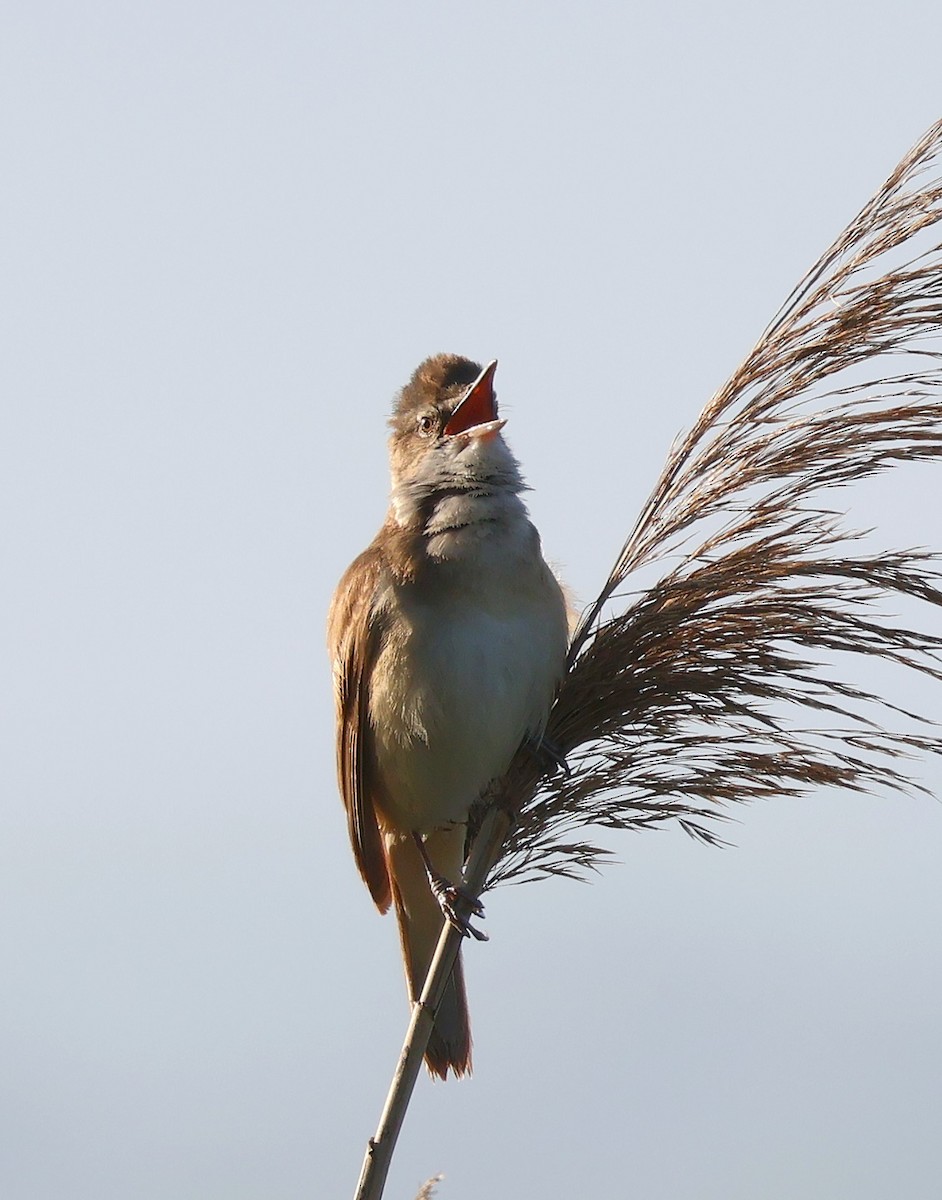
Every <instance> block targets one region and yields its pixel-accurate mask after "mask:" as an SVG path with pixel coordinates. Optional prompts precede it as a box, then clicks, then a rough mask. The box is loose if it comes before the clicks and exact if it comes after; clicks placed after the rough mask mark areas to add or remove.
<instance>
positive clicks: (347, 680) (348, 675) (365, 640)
mask: <svg viewBox="0 0 942 1200" xmlns="http://www.w3.org/2000/svg"><path fill="white" fill-rule="evenodd" d="M381 568H382V560H381V558H380V556H379V554H378V553H377V552H376V551H375V550H374V549H373V548H372V547H371V548H370V549H369V550H366V551H365V552H364V553H363V554H361V555H360V557H359V558H357V559H355V560H354V562H353V563H352V564H351V565H350V567H349V568H348V570H347V572H346V574H345V575H344V577H343V578H342V579H341V581H340V584H339V586H338V588H337V591H336V592H335V593H334V598H333V601H332V603H331V606H330V615H329V617H328V621H327V642H328V647H329V650H330V657H331V662H332V664H333V673H334V696H335V699H336V705H337V774H338V777H339V781H340V794H341V796H342V797H343V802H344V807H345V808H346V810H347V827H348V830H349V832H350V842H351V845H352V846H353V855H354V858H355V859H356V864H357V866H358V867H359V869H360V874H361V875H362V876H363V880H364V882H365V883H366V886H367V887H368V888H369V889H370V895H371V896H372V897H373V900H374V901H375V903H376V907H377V908H378V909H379V910H380V912H385V911H386V910H387V908H389V904H390V901H391V899H392V893H391V889H390V883H389V869H388V867H387V864H386V854H385V851H384V849H383V839H382V834H381V832H380V828H379V823H378V821H377V818H376V808H375V804H374V792H375V790H376V786H377V780H376V763H375V756H374V751H373V732H372V729H371V727H370V719H369V679H370V672H371V670H372V667H373V665H374V663H375V661H376V658H377V654H378V651H379V642H380V637H381V629H380V628H379V624H378V620H377V616H376V613H375V610H374V607H373V597H374V595H375V593H376V586H377V582H378V580H379V574H380V570H381Z"/></svg>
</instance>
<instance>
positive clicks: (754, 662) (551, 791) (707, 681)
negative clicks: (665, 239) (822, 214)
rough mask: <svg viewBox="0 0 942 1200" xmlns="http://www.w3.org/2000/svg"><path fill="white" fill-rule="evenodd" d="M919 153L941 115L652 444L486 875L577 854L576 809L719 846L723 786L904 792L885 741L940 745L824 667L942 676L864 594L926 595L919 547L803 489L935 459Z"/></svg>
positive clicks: (941, 212) (571, 871) (938, 580)
mask: <svg viewBox="0 0 942 1200" xmlns="http://www.w3.org/2000/svg"><path fill="white" fill-rule="evenodd" d="M940 166H942V121H940V122H939V123H937V124H936V125H934V126H933V127H932V128H931V129H930V130H929V132H928V133H927V134H926V136H925V137H924V138H923V139H922V141H920V142H919V144H918V145H917V146H915V147H914V149H913V150H912V151H911V152H910V153H909V154H908V155H907V156H906V157H905V158H904V159H903V161H902V162H901V163H900V164H899V166H898V167H897V168H896V170H895V171H894V172H893V174H892V175H891V176H890V178H889V179H888V180H887V182H886V183H885V184H884V186H883V187H882V188H881V189H880V190H879V192H878V193H877V194H876V196H874V198H873V199H872V200H871V201H870V202H869V203H868V204H867V205H866V207H865V208H864V209H863V210H862V211H861V213H860V214H859V215H858V216H857V217H856V218H855V220H854V221H852V222H851V224H850V225H849V226H848V227H847V229H846V230H845V231H844V232H843V233H842V234H841V235H840V237H839V238H838V239H837V240H836V241H835V242H834V244H833V245H832V246H831V247H830V249H829V250H827V251H826V253H825V254H824V255H823V256H822V258H821V259H820V260H819V262H818V263H816V265H815V266H814V267H813V268H812V269H811V271H809V272H808V274H807V275H806V276H805V278H804V279H803V280H802V281H801V283H800V284H799V285H798V286H797V287H796V288H795V290H794V291H793V292H792V294H791V296H789V298H788V300H787V301H786V303H785V304H784V306H783V307H782V309H781V310H780V312H779V313H778V315H777V316H776V317H775V319H774V320H773V321H772V323H771V324H770V325H769V326H768V328H767V329H766V331H765V332H764V333H763V335H762V337H761V338H760V340H759V342H758V344H757V345H756V347H755V349H754V350H753V351H752V352H751V353H750V354H749V355H748V357H747V358H746V360H745V361H744V362H743V364H742V365H741V366H740V367H739V369H738V370H737V371H736V372H735V374H734V375H733V376H732V378H731V379H730V380H729V382H728V383H727V384H726V386H725V387H723V388H722V389H721V391H719V392H718V393H717V395H716V396H714V398H713V399H712V400H711V401H710V403H709V404H708V405H707V406H706V408H705V409H704V411H703V413H702V414H701V416H700V417H699V419H698V420H697V422H696V424H695V425H694V427H693V428H692V429H691V430H690V432H689V433H688V434H687V435H686V436H684V437H683V438H681V439H679V441H678V442H677V444H676V445H675V446H674V447H673V449H672V451H671V453H670V455H669V457H668V460H667V464H666V465H665V467H664V470H663V472H662V474H661V476H660V478H659V480H658V481H657V484H656V486H655V488H654V491H653V492H652V494H651V497H650V499H649V500H648V501H647V503H646V505H645V506H644V509H643V511H642V513H641V515H640V517H639V518H638V521H637V523H636V524H635V527H634V529H633V531H632V532H631V534H630V536H629V537H628V540H627V541H626V542H625V544H624V546H623V547H622V550H621V552H620V554H619V555H618V558H617V560H616V562H615V565H614V567H613V568H612V571H611V574H610V575H609V577H608V579H607V580H606V582H605V585H604V587H603V588H602V590H601V592H600V594H599V597H598V599H597V600H596V601H595V602H594V603H593V604H592V605H591V606H590V607H589V608H588V610H587V611H586V613H585V615H584V617H583V619H582V621H581V623H580V625H579V627H578V629H577V631H576V633H575V636H574V639H573V642H572V647H571V651H570V656H569V669H568V674H567V675H566V678H565V679H564V681H563V684H562V686H561V689H560V693H559V696H558V698H557V701H556V704H555V707H554V709H553V711H552V714H551V716H550V721H549V726H548V728H547V737H548V738H549V739H550V740H551V741H552V742H553V743H554V744H555V745H556V746H557V747H558V748H559V749H560V750H562V751H563V752H564V753H565V754H566V756H567V758H568V762H569V766H570V767H571V774H568V775H563V774H562V773H557V774H556V775H555V776H553V777H551V778H548V779H547V778H543V779H541V778H540V774H541V766H540V764H539V763H538V762H536V761H535V759H534V757H533V755H532V753H530V752H529V751H527V750H521V751H520V752H519V753H518V755H517V757H516V758H515V760H514V762H513V764H512V766H511V768H510V771H509V772H508V774H507V775H506V776H505V777H504V779H503V780H502V781H501V782H500V783H499V784H498V785H496V787H495V788H494V789H492V792H491V793H490V795H489V797H488V798H489V799H493V798H495V796H496V797H497V798H498V799H500V800H501V801H502V802H503V803H504V804H506V805H508V806H509V807H510V808H511V809H512V810H513V812H514V814H515V817H516V820H515V823H514V825H513V828H512V830H511V833H510V836H509V838H508V840H507V841H506V842H505V844H504V848H503V851H502V853H501V856H500V858H499V860H498V862H497V863H496V865H495V867H494V868H493V870H492V871H491V874H490V877H489V881H488V886H493V885H494V884H495V883H498V882H501V881H506V880H511V881H515V882H519V881H523V880H526V879H532V878H538V877H540V876H545V875H550V874H553V875H581V874H584V873H585V872H586V871H587V870H591V869H593V868H595V867H597V866H598V865H599V863H600V862H601V861H602V860H603V857H604V855H605V853H606V852H605V851H604V850H602V849H601V848H599V847H598V846H596V845H594V844H593V842H592V841H591V840H586V837H587V832H586V831H587V830H589V829H591V827H595V828H599V827H608V828H617V829H640V828H645V827H648V826H652V825H659V824H661V823H663V822H666V821H670V820H676V821H678V822H679V823H680V825H681V826H682V827H683V828H684V829H685V830H686V831H687V832H688V833H690V834H691V835H693V836H694V837H697V838H700V839H702V840H703V841H706V842H711V843H712V842H718V841H720V838H719V837H718V835H717V833H716V831H715V827H716V825H717V822H719V821H722V819H723V818H724V810H725V809H726V808H727V806H729V805H731V804H736V803H743V802H746V801H750V800H755V799H758V798H762V797H771V796H783V795H786V796H787V795H795V794H798V793H801V792H806V791H807V790H809V789H811V788H820V787H825V786H835V787H841V788H849V789H854V790H858V791H864V790H866V791H870V790H874V789H886V788H898V789H899V788H907V787H911V786H913V784H912V782H911V780H910V776H909V773H908V770H907V767H908V764H907V759H910V758H911V757H912V755H914V754H922V753H926V752H935V753H938V752H940V751H942V738H940V736H939V732H938V731H937V728H936V727H935V725H934V724H933V722H932V721H930V720H929V719H928V718H927V717H926V716H925V715H924V714H919V713H912V712H907V711H906V710H905V709H904V708H903V707H901V706H898V705H896V704H894V703H891V702H890V699H889V698H888V697H887V696H885V695H882V694H880V689H879V688H878V689H876V690H873V691H870V690H867V689H865V688H862V687H861V686H859V685H855V684H852V683H851V682H849V681H848V679H847V678H846V677H842V674H843V668H844V667H845V666H847V664H848V662H849V661H850V660H849V659H848V657H847V656H858V658H859V657H860V656H862V657H863V658H864V659H868V658H869V659H870V660H872V659H874V658H879V659H881V660H885V661H889V662H891V663H894V664H896V665H897V666H898V667H903V668H909V669H912V670H914V671H918V672H922V673H923V674H924V675H928V676H931V677H932V678H934V679H936V680H942V656H940V651H942V637H939V636H937V635H935V634H932V633H929V632H925V631H922V630H920V629H919V628H918V627H916V628H910V627H907V625H905V624H903V623H902V621H901V620H900V619H899V618H893V617H890V616H888V615H887V603H886V602H887V601H891V602H894V603H895V604H896V605H897V606H899V604H900V601H901V599H902V598H905V601H904V607H906V608H907V610H908V609H910V608H913V607H914V605H913V603H912V602H913V601H918V602H924V604H928V605H934V606H940V607H942V590H940V588H942V576H940V565H942V561H940V559H939V558H937V557H935V556H934V555H933V554H930V553H929V552H927V551H924V550H919V549H910V550H899V549H893V550H887V551H885V552H882V553H877V552H873V551H867V550H865V549H864V548H863V546H862V544H861V541H860V534H859V533H857V532H855V531H854V530H852V529H848V528H846V527H845V526H844V524H843V519H842V517H841V515H840V514H839V513H838V512H837V511H835V510H833V509H831V508H830V507H829V506H828V505H827V504H826V503H825V500H826V496H825V492H826V491H827V489H833V488H836V487H843V486H844V485H847V484H851V483H854V482H855V481H858V480H861V479H863V478H864V477H867V476H871V475H874V474H875V473H877V472H881V471H884V470H886V469H887V468H889V467H892V466H895V465H897V464H900V463H907V462H913V461H916V460H920V459H935V458H942V229H940V227H939V222H940V221H942V171H940ZM940 495H942V491H940ZM940 509H942V505H940ZM868 544H869V543H868ZM654 564H657V566H658V567H659V570H660V574H659V577H657V578H656V581H655V582H654V583H653V584H652V585H651V586H649V587H648V588H647V589H646V590H644V591H642V592H641V593H640V594H634V595H631V594H630V593H627V592H626V591H625V584H626V582H627V581H628V580H629V578H630V577H632V576H633V575H635V573H636V572H638V571H639V570H640V569H642V568H644V569H645V571H646V573H649V572H650V569H651V568H652V565H654ZM923 615H925V610H923ZM918 623H919V622H918V619H917V621H916V624H917V625H918Z"/></svg>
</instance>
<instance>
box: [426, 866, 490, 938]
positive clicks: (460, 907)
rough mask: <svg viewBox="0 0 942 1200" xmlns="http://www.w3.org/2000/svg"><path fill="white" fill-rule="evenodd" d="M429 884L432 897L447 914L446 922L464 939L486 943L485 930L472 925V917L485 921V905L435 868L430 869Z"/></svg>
mask: <svg viewBox="0 0 942 1200" xmlns="http://www.w3.org/2000/svg"><path fill="white" fill-rule="evenodd" d="M428 882H429V887H430V888H431V889H432V895H433V896H434V897H435V899H436V900H437V901H438V903H439V905H440V906H441V910H442V912H443V913H444V914H445V920H446V921H447V922H448V923H449V924H450V925H451V926H452V928H453V929H457V930H458V932H459V933H460V934H461V936H462V937H473V938H476V939H477V940H478V941H479V942H486V941H487V934H486V933H485V932H484V930H483V929H476V928H475V927H474V926H473V925H472V924H471V918H472V917H477V918H478V919H479V920H483V919H484V905H483V904H482V903H481V901H480V900H479V899H478V898H477V897H476V896H472V895H471V893H470V892H468V891H466V890H465V889H464V888H463V887H457V886H456V885H455V884H453V883H451V882H450V881H449V880H447V879H446V878H445V877H444V875H439V873H438V872H437V871H436V870H434V869H433V868H429V871H428Z"/></svg>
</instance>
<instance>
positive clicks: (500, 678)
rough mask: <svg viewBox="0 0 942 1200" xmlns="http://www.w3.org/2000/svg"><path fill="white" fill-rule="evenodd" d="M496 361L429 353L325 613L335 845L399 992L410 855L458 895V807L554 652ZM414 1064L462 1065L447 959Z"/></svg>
mask: <svg viewBox="0 0 942 1200" xmlns="http://www.w3.org/2000/svg"><path fill="white" fill-rule="evenodd" d="M495 366H496V364H493V363H492V364H491V365H490V366H489V367H487V368H485V369H484V370H482V369H481V368H480V367H479V366H478V365H477V364H476V363H473V362H471V361H470V360H468V359H465V358H460V357H457V356H455V355H438V356H437V357H435V358H431V359H428V360H427V361H426V362H424V363H423V364H422V365H421V366H420V367H419V368H418V369H417V370H416V372H415V373H414V374H413V376H412V379H411V380H410V381H409V383H408V384H407V385H406V387H405V388H403V390H402V392H401V393H400V396H399V399H398V401H397V403H396V406H395V408H394V411H393V415H392V418H391V421H390V426H391V431H392V432H391V436H390V442H389V445H390V462H391V468H392V481H393V490H392V500H391V504H390V509H389V513H388V515H387V518H386V521H385V523H384V525H383V527H382V528H381V529H380V531H379V533H378V534H377V536H376V538H375V539H374V541H373V543H372V544H371V545H370V547H369V548H368V549H367V550H366V551H364V553H363V554H361V555H360V556H359V557H358V558H357V559H355V560H354V562H353V563H352V565H351V566H350V567H349V568H348V570H347V571H346V573H345V574H344V576H343V578H342V579H341V581H340V584H339V586H338V588H337V591H336V593H335V595H334V599H333V603H332V605H331V610H330V615H329V618H328V644H329V650H330V655H331V660H332V663H333V669H334V681H335V692H336V701H337V764H338V775H339V781H340V791H341V794H342V797H343V801H344V805H345V807H346V811H347V822H348V828H349V832H350V841H351V844H352V847H353V853H354V857H355V859H356V863H357V866H358V868H359V870H360V874H361V875H362V876H363V879H364V882H365V883H366V885H367V887H368V888H369V890H370V894H371V895H372V897H373V899H374V901H375V903H376V905H377V907H378V908H379V910H380V911H381V912H385V911H386V910H387V909H388V907H389V905H390V902H392V903H393V905H394V908H395V911H396V916H397V920H398V924H399V931H400V937H401V941H402V949H403V961H404V965H405V970H406V978H407V981H408V985H409V993H410V996H411V997H412V998H413V999H415V998H416V997H417V996H418V995H419V993H420V991H421V988H422V985H423V982H424V979H425V975H426V973H427V970H428V966H429V963H430V961H431V958H432V954H433V953H434V949H435V945H436V943H437V941H438V937H439V934H440V932H441V928H442V920H443V916H442V907H440V904H439V900H438V899H436V896H435V895H434V894H433V892H432V890H431V887H430V882H429V878H428V876H427V872H426V864H425V862H423V856H424V857H427V858H428V860H429V862H430V864H431V867H432V868H433V869H434V871H435V872H436V873H437V874H439V875H441V876H444V877H445V879H447V880H450V881H451V882H452V883H454V884H455V885H457V886H458V887H460V883H461V878H462V876H461V872H462V866H463V859H464V842H465V832H466V821H467V816H468V810H469V808H470V806H471V805H472V804H473V803H474V801H475V800H476V799H477V798H478V796H479V795H480V794H481V792H482V790H483V789H484V788H485V787H486V785H487V784H488V783H489V782H490V781H491V780H492V779H494V778H495V777H496V776H498V775H500V774H501V773H502V772H503V771H504V770H505V769H506V767H507V766H508V764H509V763H510V760H511V758H512V757H513V754H514V751H515V750H516V749H517V747H518V745H519V744H520V743H521V741H522V740H523V739H524V738H526V737H528V736H531V737H534V736H535V737H538V736H539V735H540V734H541V732H542V728H543V725H544V724H545V721H546V717H547V714H548V712H549V708H550V705H551V703H552V699H553V695H554V692H555V688H556V685H557V683H558V680H559V678H560V677H561V675H562V671H563V666H564V660H565V653H566V643H567V629H566V612H565V605H564V602H563V598H562V593H561V591H560V587H559V584H558V583H557V581H556V579H555V578H554V576H553V574H552V572H551V571H550V569H549V568H548V567H547V565H546V563H545V562H544V560H543V556H542V554H541V552H540V541H539V536H538V535H537V532H536V530H535V529H534V528H533V526H532V525H531V524H530V521H529V519H528V517H527V514H526V509H525V508H524V505H523V503H522V502H521V500H520V498H519V492H520V491H521V490H522V489H523V481H522V478H521V476H520V472H519V468H518V466H517V463H516V461H515V460H514V458H513V456H512V455H511V453H510V451H509V449H508V448H507V446H506V443H505V442H504V440H503V438H502V436H501V428H502V426H503V424H504V422H503V421H501V420H499V419H498V416H497V403H496V398H495V396H494V391H493V375H494V368H495ZM445 907H446V909H447V907H448V906H447V904H446V906H445ZM426 1063H427V1065H428V1067H429V1070H430V1071H431V1072H432V1073H433V1074H436V1075H439V1076H441V1077H442V1078H444V1077H445V1076H446V1075H447V1073H448V1071H449V1070H451V1071H452V1072H453V1073H454V1074H456V1075H462V1074H465V1073H466V1072H468V1071H469V1070H470V1069H471V1035H470V1027H469V1023H468V1014H467V1001H466V998H465V991H464V980H463V967H462V963H461V959H460V957H459V959H458V961H457V963H456V965H455V969H454V972H453V975H452V978H451V980H450V982H449V985H448V988H447V989H446V992H445V996H444V998H443V1000H442V1003H441V1006H440V1007H439V1010H438V1013H437V1015H436V1021H435V1026H434V1029H433V1031H432V1036H431V1038H430V1040H429V1046H428V1050H427V1052H426Z"/></svg>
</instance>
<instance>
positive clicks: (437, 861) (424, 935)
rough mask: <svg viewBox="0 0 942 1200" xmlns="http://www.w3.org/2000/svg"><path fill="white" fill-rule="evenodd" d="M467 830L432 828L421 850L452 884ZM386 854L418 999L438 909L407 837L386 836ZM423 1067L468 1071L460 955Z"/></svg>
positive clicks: (442, 1072)
mask: <svg viewBox="0 0 942 1200" xmlns="http://www.w3.org/2000/svg"><path fill="white" fill-rule="evenodd" d="M464 838H465V828H464V826H463V825H458V826H455V827H454V828H452V829H447V830H444V829H442V830H436V831H435V832H434V833H431V834H429V835H428V837H427V838H426V839H425V848H426V851H427V853H428V856H429V858H430V859H431V861H432V863H433V865H434V866H435V869H436V870H437V871H439V872H440V873H441V874H442V875H444V876H445V878H446V879H448V880H450V881H451V882H452V883H455V884H460V883H461V878H462V876H461V867H462V863H463V860H464ZM386 854H387V858H388V861H389V874H390V877H391V879H392V885H393V888H392V891H393V902H394V904H395V908H396V919H397V921H398V922H399V937H400V939H401V941H402V959H403V963H404V965H405V969H406V983H407V984H408V987H409V996H410V998H411V999H412V1000H417V999H418V998H419V996H420V995H421V992H422V987H423V985H424V983H425V976H426V975H427V974H428V969H429V966H430V964H431V961H432V958H433V957H434V954H435V948H436V946H437V945H438V939H439V937H440V936H441V932H442V921H443V920H444V918H443V916H442V910H441V907H440V906H439V903H438V900H437V899H436V898H435V896H434V895H433V894H432V890H431V888H430V887H429V882H428V876H427V875H426V872H425V864H424V863H423V861H422V856H421V854H420V853H419V851H418V848H417V846H416V845H415V842H414V841H413V840H412V838H411V837H406V838H403V837H402V836H401V835H399V836H393V835H387V837H386ZM425 1065H426V1066H427V1067H428V1069H429V1071H430V1072H431V1073H432V1074H433V1075H438V1076H439V1077H440V1078H441V1079H444V1078H445V1077H446V1076H447V1074H448V1071H449V1070H451V1071H453V1072H454V1073H455V1075H467V1074H470V1071H471V1025H470V1022H469V1019H468V1000H467V996H466V995H465V990H464V970H463V968H462V963H461V955H460V953H459V955H458V957H457V959H456V960H455V966H454V970H453V971H452V973H451V978H450V979H449V980H448V983H447V985H446V987H445V992H444V995H443V996H442V1002H441V1004H440V1005H439V1008H438V1013H437V1014H436V1016H435V1024H434V1025H433V1027H432V1033H431V1036H430V1037H429V1041H428V1048H427V1049H426V1051H425Z"/></svg>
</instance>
